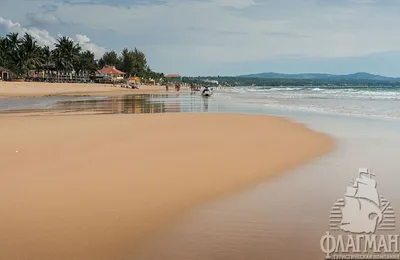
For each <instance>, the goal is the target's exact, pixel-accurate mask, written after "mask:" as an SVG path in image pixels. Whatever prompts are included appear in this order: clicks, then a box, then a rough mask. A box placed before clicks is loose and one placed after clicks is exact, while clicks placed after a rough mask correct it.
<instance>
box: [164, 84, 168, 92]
mask: <svg viewBox="0 0 400 260" xmlns="http://www.w3.org/2000/svg"><path fill="white" fill-rule="evenodd" d="M165 90H166V91H168V83H166V84H165Z"/></svg>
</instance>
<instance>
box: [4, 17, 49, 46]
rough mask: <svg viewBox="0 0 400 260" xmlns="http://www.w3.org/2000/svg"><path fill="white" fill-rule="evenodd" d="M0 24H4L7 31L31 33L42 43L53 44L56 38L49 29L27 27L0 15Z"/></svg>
mask: <svg viewBox="0 0 400 260" xmlns="http://www.w3.org/2000/svg"><path fill="white" fill-rule="evenodd" d="M0 25H3V26H4V27H5V29H6V31H9V32H14V33H19V34H25V33H29V34H31V35H32V36H33V37H35V39H36V40H37V42H38V44H40V45H47V46H53V45H54V43H55V42H56V39H55V38H54V37H52V36H51V35H50V34H49V32H48V31H46V30H40V29H38V28H25V27H23V26H22V25H21V24H19V23H17V22H12V21H11V20H6V19H4V18H3V17H0Z"/></svg>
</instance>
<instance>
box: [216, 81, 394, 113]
mask: <svg viewBox="0 0 400 260" xmlns="http://www.w3.org/2000/svg"><path fill="white" fill-rule="evenodd" d="M221 93H224V95H227V96H230V97H232V98H237V99H242V100H243V101H244V102H246V101H247V102H250V103H252V104H255V103H258V104H262V105H263V106H265V107H267V108H278V109H282V110H295V111H299V110H303V111H311V112H320V113H331V114H342V115H356V116H367V117H376V118H400V88H398V87H275V88H263V87H251V88H247V87H234V88H224V89H222V90H221Z"/></svg>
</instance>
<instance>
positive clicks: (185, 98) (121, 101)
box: [0, 94, 227, 114]
mask: <svg viewBox="0 0 400 260" xmlns="http://www.w3.org/2000/svg"><path fill="white" fill-rule="evenodd" d="M27 102H28V103H29V100H28V101H27V100H11V101H9V102H8V104H7V106H5V107H0V113H3V114H4V113H7V114H10V113H12V114H15V113H18V114H21V113H46V114H54V113H56V114H60V113H63V114H71V113H72V114H75V113H83V114H85V113H87V114H94V113H96V114H99V113H100V114H140V113H167V112H168V113H173V112H208V111H209V110H210V112H223V111H226V110H227V109H226V108H224V107H223V106H220V105H219V104H218V103H216V102H215V103H214V102H211V101H210V98H202V97H201V96H199V95H191V94H187V95H185V94H177V95H171V94H170V95H167V94H154V95H148V94H147V95H140V94H136V95H123V96H114V97H104V98H103V97H97V98H96V97H87V98H85V99H82V98H74V97H70V98H69V99H68V100H57V99H51V98H47V99H46V98H43V99H41V100H37V99H36V100H34V99H32V102H35V106H31V107H29V106H22V105H24V104H26V103H27ZM210 108H211V109H210Z"/></svg>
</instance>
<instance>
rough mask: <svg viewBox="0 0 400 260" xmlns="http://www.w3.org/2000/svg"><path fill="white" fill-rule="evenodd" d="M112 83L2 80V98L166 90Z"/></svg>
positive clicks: (0, 95) (137, 92) (0, 89)
mask: <svg viewBox="0 0 400 260" xmlns="http://www.w3.org/2000/svg"><path fill="white" fill-rule="evenodd" d="M120 86H121V85H115V86H113V85H112V84H77V83H42V82H4V81H0V98H8V97H43V96H55V95H57V96H100V95H101V96H109V95H121V94H150V93H158V92H160V91H162V90H165V87H162V86H141V87H140V89H126V88H121V87H120Z"/></svg>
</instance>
